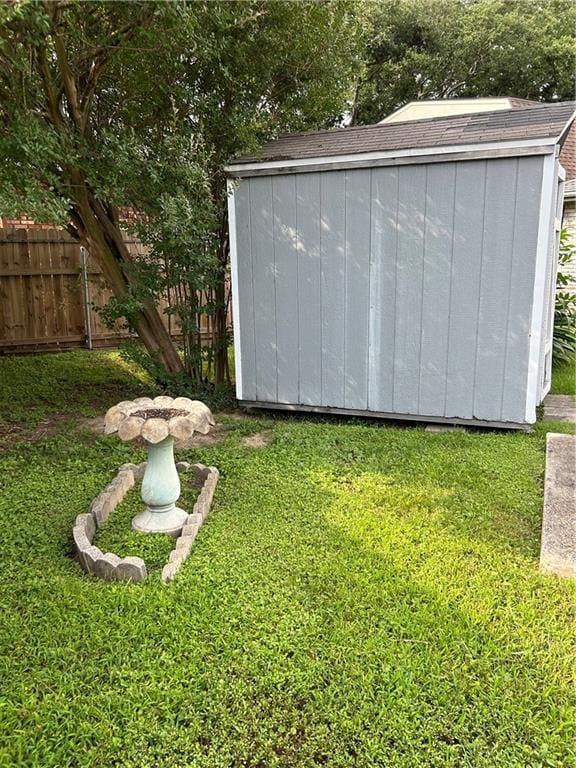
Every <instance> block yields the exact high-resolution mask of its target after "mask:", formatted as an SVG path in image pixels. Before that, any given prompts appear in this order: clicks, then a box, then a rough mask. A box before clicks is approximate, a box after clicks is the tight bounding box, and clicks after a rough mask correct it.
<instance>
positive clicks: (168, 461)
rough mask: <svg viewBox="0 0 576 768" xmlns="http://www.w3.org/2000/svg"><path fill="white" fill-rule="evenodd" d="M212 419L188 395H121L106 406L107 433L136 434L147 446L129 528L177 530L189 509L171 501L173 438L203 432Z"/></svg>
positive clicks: (175, 494) (175, 484) (176, 492)
mask: <svg viewBox="0 0 576 768" xmlns="http://www.w3.org/2000/svg"><path fill="white" fill-rule="evenodd" d="M213 424H214V419H213V417H212V413H211V411H210V409H209V408H208V406H207V405H205V404H204V403H202V402H200V401H199V400H190V399H189V398H187V397H176V398H172V397H167V396H164V395H161V396H160V397H155V398H154V399H153V400H152V399H151V398H149V397H138V398H136V399H135V400H123V401H122V402H121V403H118V405H115V406H113V407H112V408H110V410H109V411H108V412H107V414H106V417H105V420H104V432H105V433H106V434H108V435H109V434H112V433H116V432H117V433H118V437H119V438H120V440H123V441H124V442H129V441H130V440H135V439H136V438H138V437H141V438H143V440H144V441H145V442H146V447H147V449H148V461H147V463H146V471H145V473H144V478H143V480H142V500H143V501H144V503H145V504H146V509H145V510H144V511H142V512H141V513H140V514H138V515H136V517H134V518H133V520H132V527H133V528H134V530H136V531H142V532H144V533H168V534H170V535H172V536H178V534H179V533H180V531H181V529H182V527H183V526H184V525H185V523H186V519H187V517H188V513H187V512H185V511H184V510H183V509H180V508H179V507H177V506H176V502H177V501H178V499H179V497H180V478H179V476H178V471H177V469H176V463H175V461H174V441H175V440H177V441H183V440H187V439H189V438H191V437H192V435H193V434H194V432H200V433H201V434H203V435H205V434H207V433H208V432H209V431H210V428H211V427H212V425H213Z"/></svg>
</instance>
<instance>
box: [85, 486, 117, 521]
mask: <svg viewBox="0 0 576 768" xmlns="http://www.w3.org/2000/svg"><path fill="white" fill-rule="evenodd" d="M112 509H114V504H113V503H112V500H111V498H110V496H109V495H108V493H106V492H105V491H102V493H101V494H100V495H99V496H97V497H96V499H95V500H94V502H93V503H92V507H91V508H90V512H91V514H92V517H93V518H94V522H95V523H96V525H97V527H98V528H102V526H103V525H104V523H105V522H106V520H108V518H109V517H110V512H111V511H112Z"/></svg>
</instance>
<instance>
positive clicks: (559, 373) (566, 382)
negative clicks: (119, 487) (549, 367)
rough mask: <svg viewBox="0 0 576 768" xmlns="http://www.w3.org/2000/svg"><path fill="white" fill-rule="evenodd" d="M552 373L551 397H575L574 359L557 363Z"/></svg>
mask: <svg viewBox="0 0 576 768" xmlns="http://www.w3.org/2000/svg"><path fill="white" fill-rule="evenodd" d="M552 373H553V375H552V389H551V392H552V394H553V395H576V359H573V360H570V361H568V362H564V363H557V364H556V365H555V366H554V370H553V372H552Z"/></svg>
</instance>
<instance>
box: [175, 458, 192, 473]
mask: <svg viewBox="0 0 576 768" xmlns="http://www.w3.org/2000/svg"><path fill="white" fill-rule="evenodd" d="M190 466H191V465H190V464H189V463H188V462H187V461H177V462H176V469H177V471H178V472H188V470H189V469H190Z"/></svg>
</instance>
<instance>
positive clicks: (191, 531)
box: [180, 523, 200, 540]
mask: <svg viewBox="0 0 576 768" xmlns="http://www.w3.org/2000/svg"><path fill="white" fill-rule="evenodd" d="M199 528H200V524H199V523H194V524H191V525H188V524H187V525H185V526H184V527H183V528H182V532H181V533H180V537H181V538H191V539H192V540H194V539H195V538H196V534H197V533H198V530H199Z"/></svg>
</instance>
